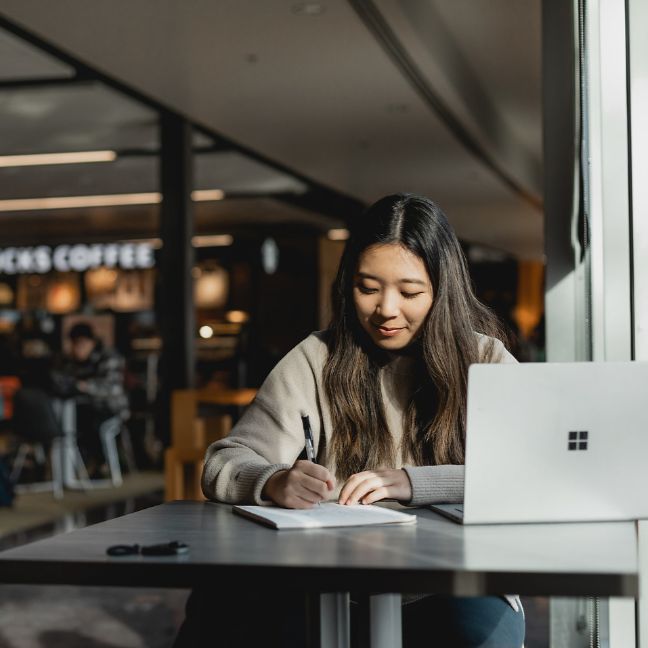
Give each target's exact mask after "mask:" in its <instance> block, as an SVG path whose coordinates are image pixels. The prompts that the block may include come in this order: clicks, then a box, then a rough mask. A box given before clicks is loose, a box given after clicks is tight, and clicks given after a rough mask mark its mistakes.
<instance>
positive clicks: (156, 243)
mask: <svg viewBox="0 0 648 648" xmlns="http://www.w3.org/2000/svg"><path fill="white" fill-rule="evenodd" d="M117 243H131V244H132V245H138V244H139V243H146V245H149V246H150V247H152V248H153V249H154V250H160V249H161V248H162V245H163V242H162V239H161V238H142V239H124V240H122V241H117Z"/></svg>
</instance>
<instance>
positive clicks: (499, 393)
mask: <svg viewBox="0 0 648 648" xmlns="http://www.w3.org/2000/svg"><path fill="white" fill-rule="evenodd" d="M432 509H433V510H436V511H438V512H439V513H442V514H443V515H446V516H448V517H451V518H452V519H454V520H455V521H457V522H462V523H463V524H493V523H517V522H581V521H606V520H635V519H641V518H648V362H606V363H598V362H596V363H595V362H578V363H533V364H478V365H473V366H471V367H470V370H469V374H468V418H467V426H466V482H465V492H464V504H463V506H460V505H454V504H448V505H439V506H433V507H432Z"/></svg>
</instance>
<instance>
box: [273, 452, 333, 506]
mask: <svg viewBox="0 0 648 648" xmlns="http://www.w3.org/2000/svg"><path fill="white" fill-rule="evenodd" d="M334 488H335V477H334V476H333V475H332V474H331V473H330V472H329V471H328V470H327V469H326V468H324V466H320V465H319V464H315V463H313V462H312V461H303V460H300V461H296V462H295V464H294V465H293V467H292V468H290V470H279V471H277V472H276V473H274V474H273V475H270V477H268V481H266V483H265V486H264V487H263V491H262V497H264V498H266V499H271V500H272V501H273V502H274V503H275V504H278V505H279V506H284V507H285V508H291V509H312V508H313V507H314V506H315V505H316V504H318V503H319V502H321V501H322V500H325V499H328V497H329V494H330V492H331V491H332V490H333V489H334Z"/></svg>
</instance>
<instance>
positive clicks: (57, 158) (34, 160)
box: [0, 151, 117, 167]
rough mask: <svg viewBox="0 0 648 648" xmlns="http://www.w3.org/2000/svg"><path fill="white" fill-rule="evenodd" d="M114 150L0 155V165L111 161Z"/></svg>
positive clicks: (15, 165)
mask: <svg viewBox="0 0 648 648" xmlns="http://www.w3.org/2000/svg"><path fill="white" fill-rule="evenodd" d="M116 157H117V153H115V151H79V152H74V153H36V154H31V155H0V167H19V166H43V165H49V164H82V163H85V162H112V161H113V160H114V159H115V158H116Z"/></svg>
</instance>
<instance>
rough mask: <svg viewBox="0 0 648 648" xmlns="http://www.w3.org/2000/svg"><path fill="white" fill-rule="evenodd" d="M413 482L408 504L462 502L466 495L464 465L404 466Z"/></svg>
mask: <svg viewBox="0 0 648 648" xmlns="http://www.w3.org/2000/svg"><path fill="white" fill-rule="evenodd" d="M403 470H404V471H405V472H406V473H407V476H408V477H409V480H410V483H411V484H412V499H411V500H410V501H409V502H404V504H406V505H407V506H427V505H428V504H461V502H463V496H464V467H463V466H404V467H403Z"/></svg>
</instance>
